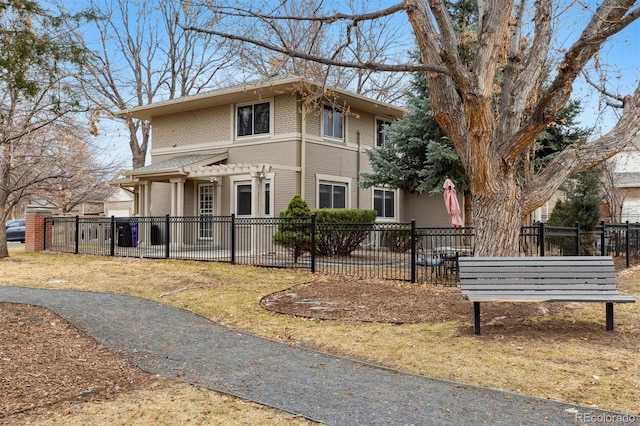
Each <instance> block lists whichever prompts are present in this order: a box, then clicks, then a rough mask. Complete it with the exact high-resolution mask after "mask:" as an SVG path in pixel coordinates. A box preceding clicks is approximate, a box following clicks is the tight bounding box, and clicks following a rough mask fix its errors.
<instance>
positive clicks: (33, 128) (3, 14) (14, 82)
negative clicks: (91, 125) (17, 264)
mask: <svg viewBox="0 0 640 426" xmlns="http://www.w3.org/2000/svg"><path fill="white" fill-rule="evenodd" d="M62 21H64V22H72V21H75V18H74V17H72V16H69V15H65V14H62V13H60V12H59V11H57V12H52V11H49V10H45V9H42V8H41V7H39V6H38V5H37V4H36V3H35V2H33V1H29V0H21V1H14V2H9V3H7V4H3V5H2V7H0V150H1V152H0V258H2V257H6V256H8V254H9V252H8V249H7V240H6V231H5V227H4V224H5V221H6V219H7V217H8V216H9V215H10V214H11V213H12V212H13V208H14V206H16V205H18V203H19V202H20V201H21V200H25V199H28V197H29V194H30V193H31V191H32V190H33V189H34V188H35V187H36V186H38V185H40V184H42V183H44V182H46V181H49V180H53V179H57V178H60V177H62V176H72V175H73V171H72V170H63V169H62V168H57V169H56V170H52V168H51V165H54V164H58V160H59V157H56V156H55V155H54V151H53V150H52V147H54V146H55V145H56V143H57V136H56V135H57V134H58V131H59V130H60V129H62V128H64V127H66V126H69V125H70V126H71V127H75V126H76V125H77V122H76V121H75V120H73V117H75V116H76V115H78V114H80V113H81V112H82V108H81V106H80V105H81V103H80V99H78V97H77V96H75V94H76V93H78V87H77V86H76V85H75V82H76V80H75V79H74V76H75V75H76V74H77V72H78V71H77V70H78V68H79V66H80V65H81V64H82V63H83V62H84V61H85V60H86V56H85V55H84V53H85V51H84V50H83V48H82V45H77V44H75V43H71V42H70V40H69V39H68V38H66V37H65V36H64V35H65V34H66V32H64V31H62V29H61V25H60V22H62Z"/></svg>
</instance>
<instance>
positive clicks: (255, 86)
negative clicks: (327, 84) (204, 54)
mask: <svg viewBox="0 0 640 426" xmlns="http://www.w3.org/2000/svg"><path fill="white" fill-rule="evenodd" d="M305 87H307V88H314V89H318V88H321V85H319V84H317V83H315V82H313V81H311V80H308V79H305V78H302V77H292V76H280V77H274V78H269V79H264V80H260V81H258V82H252V83H243V84H240V85H235V86H231V87H227V88H223V89H219V90H214V91H211V92H207V93H200V94H197V95H192V96H185V97H182V98H178V99H170V100H168V101H164V102H156V103H153V104H149V105H145V106H139V107H135V108H129V109H125V110H123V111H120V112H118V113H117V114H116V115H120V116H126V115H129V116H131V117H134V118H141V119H144V120H152V118H153V117H158V116H161V115H167V114H175V113H179V112H185V111H193V110H196V109H201V108H208V107H212V106H219V105H226V104H233V103H240V102H247V101H251V100H254V99H256V97H258V98H269V97H272V96H275V95H279V94H283V93H291V92H293V91H296V90H297V91H304V90H305ZM307 91H309V90H308V89H307ZM325 92H326V93H327V94H328V95H329V96H330V98H331V99H332V100H335V101H336V102H343V101H344V102H346V103H347V105H349V106H351V107H352V108H356V109H358V110H361V111H367V112H371V113H375V114H377V115H380V116H385V117H388V118H390V119H396V118H400V117H402V115H403V114H404V112H405V110H404V108H400V107H397V106H395V105H391V104H389V103H385V102H381V101H377V100H374V99H370V98H367V97H365V96H362V95H358V94H356V93H353V92H349V91H347V90H342V89H336V88H329V89H325Z"/></svg>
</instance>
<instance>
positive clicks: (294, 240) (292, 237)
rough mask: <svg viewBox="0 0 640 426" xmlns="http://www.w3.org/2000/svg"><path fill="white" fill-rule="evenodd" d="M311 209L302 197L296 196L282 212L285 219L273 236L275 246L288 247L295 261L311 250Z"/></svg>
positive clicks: (281, 214)
mask: <svg viewBox="0 0 640 426" xmlns="http://www.w3.org/2000/svg"><path fill="white" fill-rule="evenodd" d="M310 216H311V209H310V208H309V205H308V204H307V202H306V201H305V200H303V199H302V197H301V196H300V195H295V196H294V197H293V198H292V199H291V201H290V202H289V205H288V206H287V209H286V210H283V211H281V212H280V217H281V218H282V219H285V220H283V221H280V223H279V224H278V231H277V232H276V233H275V234H274V236H273V242H274V244H278V245H281V246H284V247H286V248H287V249H288V250H289V251H290V252H291V253H292V255H293V261H294V262H296V263H297V262H298V258H300V256H302V255H303V254H304V253H305V252H308V251H309V250H311V220H310Z"/></svg>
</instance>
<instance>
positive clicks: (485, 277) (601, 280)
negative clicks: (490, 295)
mask: <svg viewBox="0 0 640 426" xmlns="http://www.w3.org/2000/svg"><path fill="white" fill-rule="evenodd" d="M460 282H461V283H464V284H465V285H466V284H473V283H475V282H487V283H489V282H493V283H494V284H496V285H500V283H504V282H517V283H522V284H526V283H530V284H532V285H535V284H538V283H542V282H551V283H564V282H566V283H567V284H572V283H573V284H580V283H582V284H587V283H597V284H615V282H616V281H615V279H614V278H612V277H591V278H585V277H563V276H554V277H545V276H539V275H538V276H522V277H516V276H511V275H509V276H501V275H497V274H493V276H491V275H490V274H478V275H476V276H475V277H470V276H468V275H467V273H465V274H464V275H463V274H462V273H461V274H460Z"/></svg>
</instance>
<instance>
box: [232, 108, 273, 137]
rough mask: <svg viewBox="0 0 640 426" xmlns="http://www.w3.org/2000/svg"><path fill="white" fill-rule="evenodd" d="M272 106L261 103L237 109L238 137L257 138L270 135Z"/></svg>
mask: <svg viewBox="0 0 640 426" xmlns="http://www.w3.org/2000/svg"><path fill="white" fill-rule="evenodd" d="M270 121H271V104H270V103H269V102H261V103H257V104H251V105H242V106H239V107H237V123H236V127H237V129H238V131H237V135H238V136H239V137H241V136H255V135H264V134H269V132H270V130H269V127H270Z"/></svg>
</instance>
